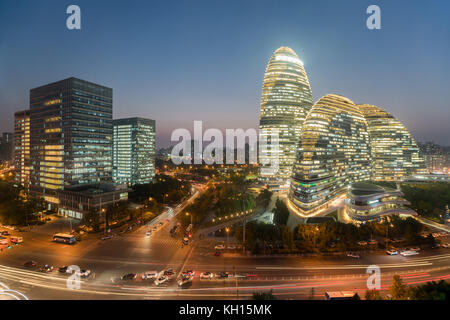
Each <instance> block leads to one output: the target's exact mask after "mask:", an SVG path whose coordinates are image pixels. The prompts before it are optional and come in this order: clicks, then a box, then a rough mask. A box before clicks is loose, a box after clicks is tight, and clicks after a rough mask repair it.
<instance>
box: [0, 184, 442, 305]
mask: <svg viewBox="0 0 450 320" xmlns="http://www.w3.org/2000/svg"><path fill="white" fill-rule="evenodd" d="M201 192H202V190H201V189H198V190H197V191H196V192H195V193H194V194H193V196H192V197H191V198H189V199H188V200H187V201H186V202H185V203H183V204H182V205H180V206H179V207H176V208H173V209H169V210H167V211H166V212H165V213H164V214H162V215H161V216H160V217H159V218H158V219H155V221H152V223H151V225H146V226H142V227H140V228H139V229H137V230H135V231H134V232H131V233H128V234H124V235H122V236H116V237H113V238H112V239H110V240H100V239H98V238H97V237H95V238H88V239H85V240H83V241H81V242H80V243H77V244H75V245H71V246H70V245H63V244H57V243H53V242H51V241H50V240H51V236H50V235H49V234H48V230H47V229H46V228H51V227H52V225H53V228H55V226H57V225H58V223H60V224H61V223H62V222H61V221H62V220H57V221H55V222H52V223H51V224H48V226H47V225H46V226H42V227H39V228H37V229H36V230H32V231H29V232H26V233H23V234H22V235H21V236H23V237H24V243H23V244H20V245H18V246H14V247H12V248H11V249H4V250H3V252H1V253H0V287H1V288H3V289H1V288H0V298H2V297H5V298H9V299H12V298H18V299H24V298H25V297H26V298H29V299H211V298H217V299H236V298H249V297H250V296H251V295H252V294H253V293H254V292H261V291H266V290H270V289H272V290H273V292H274V294H275V295H278V296H280V297H282V298H295V299H298V298H300V299H301V298H307V297H309V295H310V292H311V288H314V295H315V296H316V298H318V299H321V298H323V294H324V292H325V291H338V290H339V291H340V290H351V291H358V292H360V293H362V294H363V293H364V292H365V291H366V289H367V287H366V282H367V277H368V274H367V273H366V269H367V267H368V266H369V265H378V266H379V267H380V269H381V289H382V290H387V289H388V288H389V286H390V284H391V281H392V276H393V275H394V274H400V275H401V276H402V277H403V279H404V280H405V282H406V283H410V284H419V283H423V282H426V281H431V280H439V279H450V272H449V271H450V270H449V269H450V250H448V249H438V250H435V251H429V252H421V253H420V254H419V255H416V256H413V257H403V256H400V255H398V256H388V255H385V254H372V255H366V256H362V257H361V259H352V258H349V257H319V256H317V257H308V258H306V257H262V256H257V257H255V256H243V255H241V254H240V253H237V252H226V253H224V254H222V255H221V256H215V255H214V251H215V250H214V249H213V244H209V245H205V242H204V241H202V240H195V241H193V242H192V243H190V244H189V245H187V246H183V245H182V242H181V238H180V237H172V236H171V235H170V233H169V230H170V228H172V226H173V225H174V224H175V223H176V219H175V218H174V217H175V216H176V215H177V214H179V213H180V212H181V211H182V210H183V209H184V207H185V206H186V205H188V204H189V203H191V202H192V201H193V200H194V199H195V198H196V197H197V196H198V195H199V194H200V193H201ZM168 220H169V221H168ZM160 222H161V223H163V225H162V226H159V227H158V228H157V230H156V231H153V232H152V235H151V236H147V235H146V232H147V231H148V230H149V229H153V227H154V226H157V225H159V223H160ZM63 227H64V224H62V225H61V228H63ZM58 231H64V230H58ZM447 250H448V251H447ZM27 260H35V261H36V262H38V264H39V265H43V264H50V265H53V266H54V267H55V269H57V267H59V266H63V265H78V266H80V267H81V268H86V269H90V270H92V275H91V276H90V277H89V278H87V279H81V283H80V288H79V289H69V288H68V287H67V279H68V276H67V275H65V274H60V273H58V271H57V270H56V271H53V272H50V273H41V272H39V271H38V270H30V269H27V268H25V267H24V266H23V262H24V261H27ZM166 268H173V269H174V270H175V271H176V274H178V273H179V272H181V271H182V270H185V269H187V268H189V269H194V270H195V271H196V275H195V278H194V281H193V282H192V285H191V286H189V287H185V288H179V287H178V286H177V284H176V281H175V280H172V281H169V282H167V283H164V284H162V285H160V286H155V284H154V283H153V281H149V280H142V279H140V275H141V274H142V273H144V272H146V271H161V270H163V269H166ZM204 271H210V272H213V273H215V274H217V273H219V272H228V273H229V277H228V278H227V279H219V278H214V279H211V280H201V279H199V274H200V273H201V272H204ZM130 272H132V273H137V274H138V277H137V279H135V280H131V281H124V280H120V277H121V276H122V275H123V274H126V273H130ZM6 288H7V289H6ZM2 290H3V292H2ZM7 290H9V291H7ZM12 291H13V292H16V293H14V294H12V296H11V295H8V294H6V293H11V292H12Z"/></svg>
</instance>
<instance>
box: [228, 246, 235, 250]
mask: <svg viewBox="0 0 450 320" xmlns="http://www.w3.org/2000/svg"><path fill="white" fill-rule="evenodd" d="M227 249H228V250H236V246H228V247H227Z"/></svg>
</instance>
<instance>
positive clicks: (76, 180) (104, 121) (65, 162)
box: [30, 78, 113, 204]
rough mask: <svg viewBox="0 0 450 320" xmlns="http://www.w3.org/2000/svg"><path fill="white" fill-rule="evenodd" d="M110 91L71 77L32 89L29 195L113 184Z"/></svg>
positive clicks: (52, 199) (52, 196)
mask: <svg viewBox="0 0 450 320" xmlns="http://www.w3.org/2000/svg"><path fill="white" fill-rule="evenodd" d="M112 131H113V127H112V89H111V88H108V87H105V86H101V85H98V84H95V83H92V82H88V81H84V80H80V79H77V78H68V79H65V80H61V81H58V82H54V83H50V84H47V85H44V86H41V87H38V88H34V89H31V90H30V160H31V171H30V193H32V194H35V195H39V196H42V197H43V198H44V199H45V200H46V201H48V202H49V203H51V204H58V202H59V200H58V197H57V190H63V189H65V188H66V187H69V186H73V185H83V184H92V183H107V182H112Z"/></svg>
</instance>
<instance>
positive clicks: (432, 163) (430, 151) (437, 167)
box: [419, 142, 450, 174]
mask: <svg viewBox="0 0 450 320" xmlns="http://www.w3.org/2000/svg"><path fill="white" fill-rule="evenodd" d="M419 148H420V150H421V152H422V154H423V157H424V159H425V164H426V167H427V170H428V172H429V173H443V174H447V173H450V148H449V147H443V146H440V145H437V144H435V143H433V142H426V143H422V144H420V143H419Z"/></svg>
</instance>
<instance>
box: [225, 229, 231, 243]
mask: <svg viewBox="0 0 450 320" xmlns="http://www.w3.org/2000/svg"><path fill="white" fill-rule="evenodd" d="M225 232H226V233H227V248H228V234H229V233H230V228H228V227H226V228H225Z"/></svg>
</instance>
